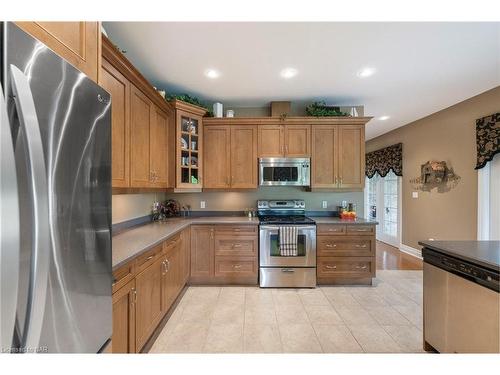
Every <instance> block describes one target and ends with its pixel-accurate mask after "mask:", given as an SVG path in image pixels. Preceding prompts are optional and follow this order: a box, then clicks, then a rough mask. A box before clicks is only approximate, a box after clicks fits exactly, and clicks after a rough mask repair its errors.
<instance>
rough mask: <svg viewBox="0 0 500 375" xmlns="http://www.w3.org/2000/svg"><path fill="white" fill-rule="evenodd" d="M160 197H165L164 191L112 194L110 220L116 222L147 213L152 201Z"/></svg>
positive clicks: (160, 198)
mask: <svg viewBox="0 0 500 375" xmlns="http://www.w3.org/2000/svg"><path fill="white" fill-rule="evenodd" d="M162 199H165V194H164V193H144V194H118V195H113V196H112V202H111V204H112V214H111V222H112V223H113V224H117V223H121V222H123V221H127V220H131V219H135V218H137V217H142V216H146V215H149V214H150V213H151V207H152V205H153V202H155V201H156V200H162Z"/></svg>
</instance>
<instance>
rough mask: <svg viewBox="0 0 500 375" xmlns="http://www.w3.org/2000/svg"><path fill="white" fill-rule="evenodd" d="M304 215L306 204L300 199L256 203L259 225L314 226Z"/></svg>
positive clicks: (312, 221)
mask: <svg viewBox="0 0 500 375" xmlns="http://www.w3.org/2000/svg"><path fill="white" fill-rule="evenodd" d="M305 213H306V204H305V202H304V200H302V199H294V200H292V199H287V200H268V201H267V200H259V201H257V214H258V216H259V221H260V223H261V224H277V225H283V224H296V225H299V224H310V225H313V224H315V222H314V220H312V219H310V218H308V217H307V216H306V215H305Z"/></svg>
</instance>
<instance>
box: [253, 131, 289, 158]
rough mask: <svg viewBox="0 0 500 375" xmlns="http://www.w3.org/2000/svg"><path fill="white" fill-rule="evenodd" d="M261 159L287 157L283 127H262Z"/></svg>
mask: <svg viewBox="0 0 500 375" xmlns="http://www.w3.org/2000/svg"><path fill="white" fill-rule="evenodd" d="M258 133H259V134H258V136H259V140H258V150H259V158H267V157H270V158H276V157H278V158H279V157H283V156H284V155H285V134H284V129H283V126H282V125H260V126H259V130H258Z"/></svg>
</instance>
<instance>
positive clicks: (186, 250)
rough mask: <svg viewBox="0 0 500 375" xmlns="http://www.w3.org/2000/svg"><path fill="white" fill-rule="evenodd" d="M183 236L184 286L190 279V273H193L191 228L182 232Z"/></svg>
mask: <svg viewBox="0 0 500 375" xmlns="http://www.w3.org/2000/svg"><path fill="white" fill-rule="evenodd" d="M181 236H182V259H183V266H182V275H183V282H182V286H183V287H184V285H186V283H187V282H188V281H189V275H190V273H191V230H190V228H186V229H184V230H183V231H182V233H181Z"/></svg>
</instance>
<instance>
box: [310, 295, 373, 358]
mask: <svg viewBox="0 0 500 375" xmlns="http://www.w3.org/2000/svg"><path fill="white" fill-rule="evenodd" d="M346 292H347V293H349V292H348V291H346ZM321 293H323V295H325V293H324V292H323V290H322V291H321ZM349 295H350V296H352V294H351V293H349ZM352 297H353V298H354V296H352ZM325 298H326V300H327V301H328V303H329V304H330V305H331V306H332V308H333V309H334V310H335V312H336V313H337V315H338V316H339V317H340V319H341V320H342V322H344V326H345V327H346V328H347V330H348V331H349V333H350V334H351V336H352V338H353V339H354V341H356V343H357V344H358V346H359V347H360V348H361V350H362V351H363V353H366V350H365V348H363V345H361V343H360V342H359V341H358V339H357V338H356V336H354V334H353V333H352V331H351V328H350V327H349V325H348V324H347V322H346V321H345V320H344V318H343V317H342V315H340V313H339V312H338V311H337V309H336V308H335V306H334V305H333V302H332V301H330V299H329V298H328V297H327V296H326V295H325ZM313 328H314V326H313ZM320 345H321V342H320Z"/></svg>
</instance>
